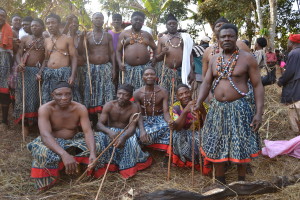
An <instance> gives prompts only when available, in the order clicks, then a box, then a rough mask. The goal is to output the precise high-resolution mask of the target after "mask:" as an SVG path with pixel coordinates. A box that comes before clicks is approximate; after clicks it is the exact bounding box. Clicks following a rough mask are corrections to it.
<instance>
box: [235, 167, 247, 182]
mask: <svg viewBox="0 0 300 200" xmlns="http://www.w3.org/2000/svg"><path fill="white" fill-rule="evenodd" d="M237 171H238V181H245V176H246V171H247V165H246V164H238V165H237Z"/></svg>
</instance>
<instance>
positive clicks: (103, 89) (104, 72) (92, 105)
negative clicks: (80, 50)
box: [84, 63, 115, 114]
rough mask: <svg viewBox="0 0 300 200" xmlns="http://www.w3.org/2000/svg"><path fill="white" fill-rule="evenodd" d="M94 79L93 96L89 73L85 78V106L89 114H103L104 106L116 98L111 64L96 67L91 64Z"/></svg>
mask: <svg viewBox="0 0 300 200" xmlns="http://www.w3.org/2000/svg"><path fill="white" fill-rule="evenodd" d="M90 67H91V78H92V95H91V94H90V82H89V77H88V73H86V77H85V90H84V105H85V106H86V107H87V108H88V111H89V113H91V114H93V113H98V112H101V110H102V106H104V104H105V103H107V102H109V101H111V100H113V99H114V97H115V86H114V84H113V82H112V65H111V63H106V64H101V65H94V64H90Z"/></svg>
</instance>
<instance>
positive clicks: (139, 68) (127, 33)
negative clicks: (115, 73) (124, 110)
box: [116, 11, 156, 90]
mask: <svg viewBox="0 0 300 200" xmlns="http://www.w3.org/2000/svg"><path fill="white" fill-rule="evenodd" d="M144 20H145V14H144V13H141V12H138V11H135V12H133V13H132V15H131V24H132V28H131V29H129V30H124V31H123V32H122V33H121V35H120V36H119V42H118V47H117V52H116V55H117V61H118V65H119V68H120V70H121V71H124V74H125V77H123V78H124V79H125V83H128V84H131V85H132V86H133V87H134V89H135V90H136V89H138V88H140V87H142V85H143V80H142V76H143V70H144V68H145V67H146V66H150V65H152V66H154V65H155V63H154V62H152V64H151V62H150V53H149V51H148V49H147V48H148V47H150V48H151V49H152V50H153V53H154V56H153V57H155V55H156V45H155V43H154V40H153V37H152V35H150V34H149V33H148V32H146V31H143V30H141V29H142V27H143V24H144ZM123 49H124V54H123ZM122 56H124V63H123V62H122ZM121 83H122V81H121Z"/></svg>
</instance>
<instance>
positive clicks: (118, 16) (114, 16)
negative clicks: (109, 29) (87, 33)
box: [112, 13, 122, 19]
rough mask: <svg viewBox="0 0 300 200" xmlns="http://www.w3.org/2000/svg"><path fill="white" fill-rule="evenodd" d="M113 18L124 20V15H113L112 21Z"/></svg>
mask: <svg viewBox="0 0 300 200" xmlns="http://www.w3.org/2000/svg"><path fill="white" fill-rule="evenodd" d="M113 18H120V19H122V15H120V14H119V13H115V14H113V15H112V19H113Z"/></svg>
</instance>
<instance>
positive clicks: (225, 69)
mask: <svg viewBox="0 0 300 200" xmlns="http://www.w3.org/2000/svg"><path fill="white" fill-rule="evenodd" d="M239 52H240V50H239V49H238V48H237V49H236V50H235V51H234V52H233V54H232V55H231V56H230V58H229V59H228V61H225V59H224V50H223V52H222V55H220V56H219V57H218V59H217V66H216V70H217V73H218V76H219V77H218V78H217V80H216V81H215V83H214V86H213V90H215V88H216V87H217V85H218V84H219V82H220V80H221V79H228V80H229V82H230V85H231V86H232V87H233V88H234V89H235V90H236V91H237V92H238V93H239V94H240V95H242V96H246V95H247V94H248V93H249V92H250V90H249V92H248V93H244V92H242V91H240V90H239V89H238V88H237V87H236V85H235V84H234V83H233V81H232V78H231V76H232V73H233V71H234V69H235V67H236V63H237V60H238V58H239Z"/></svg>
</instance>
